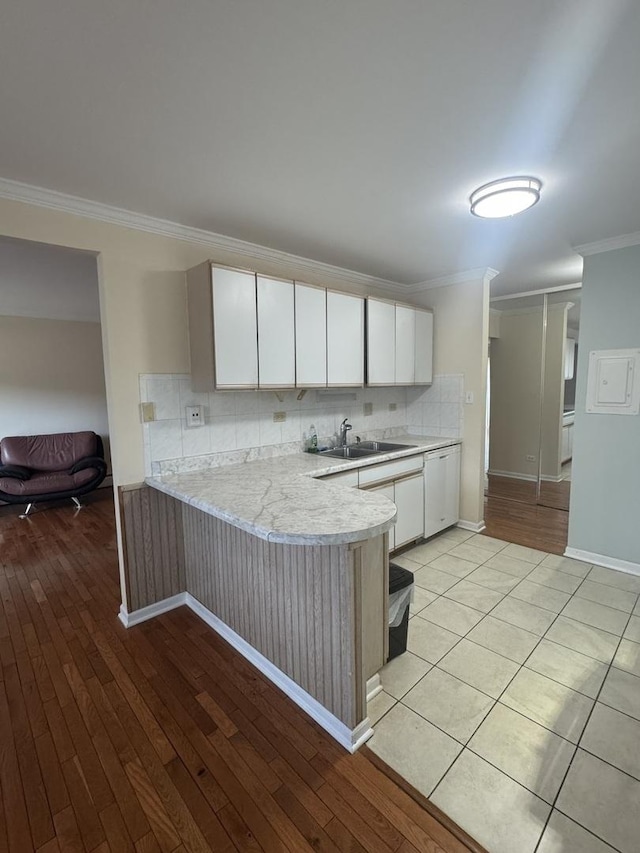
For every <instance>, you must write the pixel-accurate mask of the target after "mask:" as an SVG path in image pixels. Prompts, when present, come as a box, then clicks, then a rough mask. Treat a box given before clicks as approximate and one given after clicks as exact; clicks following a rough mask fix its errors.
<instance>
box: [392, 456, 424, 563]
mask: <svg viewBox="0 0 640 853" xmlns="http://www.w3.org/2000/svg"><path fill="white" fill-rule="evenodd" d="M394 489H395V503H396V506H397V508H398V518H397V521H396V528H395V543H394V544H395V547H396V548H399V547H400V546H401V545H406V544H407V542H411V541H412V540H413V539H418V538H420V537H422V535H423V531H424V477H423V475H422V472H421V473H419V474H416V475H414V476H413V477H407V478H406V479H404V480H397V481H396V482H395V483H394Z"/></svg>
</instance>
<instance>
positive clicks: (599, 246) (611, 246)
mask: <svg viewBox="0 0 640 853" xmlns="http://www.w3.org/2000/svg"><path fill="white" fill-rule="evenodd" d="M639 244H640V231H636V232H634V233H633V234H620V235H619V236H618V237H607V239H606V240H595V241H594V242H593V243H583V244H582V245H580V246H573V247H572V248H573V251H574V252H577V253H578V254H579V255H582V257H583V258H586V257H587V256H588V255H599V254H600V253H601V252H612V251H614V250H615V249H626V248H627V246H637V245H639Z"/></svg>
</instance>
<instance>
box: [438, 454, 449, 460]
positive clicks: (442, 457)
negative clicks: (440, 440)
mask: <svg viewBox="0 0 640 853" xmlns="http://www.w3.org/2000/svg"><path fill="white" fill-rule="evenodd" d="M449 456H450V454H449V453H445V455H444V456H441V457H440V459H448V458H449Z"/></svg>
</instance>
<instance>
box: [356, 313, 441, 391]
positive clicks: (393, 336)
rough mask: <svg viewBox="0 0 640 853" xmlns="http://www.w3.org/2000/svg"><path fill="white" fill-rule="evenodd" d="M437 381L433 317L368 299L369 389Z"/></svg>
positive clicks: (431, 314) (430, 314) (426, 383)
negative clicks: (370, 387)
mask: <svg viewBox="0 0 640 853" xmlns="http://www.w3.org/2000/svg"><path fill="white" fill-rule="evenodd" d="M432 381H433V313H432V312H431V311H425V310H423V309H421V308H414V307H412V306H411V305H399V304H398V303H393V302H384V301H383V300H380V299H370V298H367V385H428V384H430V383H431V382H432Z"/></svg>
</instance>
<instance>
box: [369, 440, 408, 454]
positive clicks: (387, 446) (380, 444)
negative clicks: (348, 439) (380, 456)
mask: <svg viewBox="0 0 640 853" xmlns="http://www.w3.org/2000/svg"><path fill="white" fill-rule="evenodd" d="M417 446H418V445H417V444H393V443H391V442H390V441H361V442H360V443H359V444H358V445H357V447H361V448H362V449H363V450H372V451H373V452H374V453H390V452H391V451H393V450H410V449H411V448H412V447H417Z"/></svg>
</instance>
